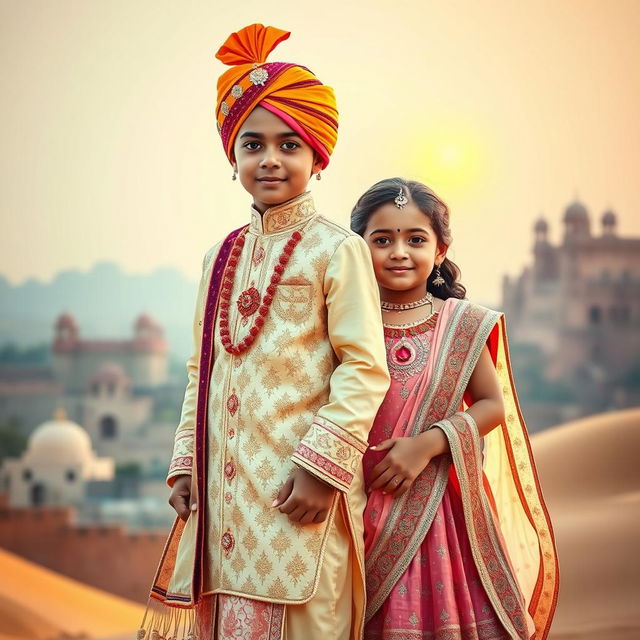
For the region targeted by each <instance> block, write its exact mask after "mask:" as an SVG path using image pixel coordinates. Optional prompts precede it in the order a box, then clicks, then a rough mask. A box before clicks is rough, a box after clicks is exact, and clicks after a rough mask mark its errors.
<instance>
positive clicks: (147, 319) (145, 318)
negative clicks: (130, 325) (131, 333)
mask: <svg viewBox="0 0 640 640" xmlns="http://www.w3.org/2000/svg"><path fill="white" fill-rule="evenodd" d="M155 326H156V323H155V322H154V321H153V319H152V318H151V316H150V315H149V314H148V313H141V314H140V315H139V316H138V319H137V320H136V324H135V328H136V329H144V328H152V327H155Z"/></svg>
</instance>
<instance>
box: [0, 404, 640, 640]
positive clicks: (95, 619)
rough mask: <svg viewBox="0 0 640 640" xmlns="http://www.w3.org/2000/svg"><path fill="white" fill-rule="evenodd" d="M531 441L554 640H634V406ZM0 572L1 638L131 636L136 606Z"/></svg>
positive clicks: (38, 576)
mask: <svg viewBox="0 0 640 640" xmlns="http://www.w3.org/2000/svg"><path fill="white" fill-rule="evenodd" d="M532 445H533V449H534V452H535V456H536V460H537V463H538V470H539V472H540V479H541V482H542V487H543V491H544V494H545V497H546V500H547V504H548V506H549V510H550V512H551V517H552V519H553V522H554V527H555V532H556V539H557V543H558V552H559V559H560V596H559V601H558V610H557V614H556V618H555V621H554V624H553V626H552V629H551V639H552V640H596V639H597V640H632V639H633V640H637V639H638V638H640V606H638V602H640V544H639V542H638V540H639V539H640V536H639V535H638V534H639V532H640V464H638V462H639V461H640V456H639V454H640V409H633V410H628V411H621V412H616V413H610V414H603V415H599V416H594V417H591V418H587V419H584V420H580V421H577V422H573V423H569V424H566V425H562V426H560V427H557V428H555V429H550V430H548V431H545V432H543V433H539V434H536V435H535V436H534V437H533V438H532ZM114 553H117V550H114ZM0 576H1V578H0V640H27V639H29V640H52V639H55V638H57V637H61V636H62V634H67V635H68V636H69V635H73V636H76V637H78V636H81V635H83V634H86V635H87V636H90V637H95V638H108V637H109V638H116V637H118V638H122V639H124V638H126V637H135V635H134V634H135V629H136V628H137V625H138V623H139V621H140V619H141V616H142V613H143V608H142V607H140V606H138V605H136V604H133V603H131V602H128V601H126V600H123V599H121V598H118V597H115V596H112V595H110V594H107V593H105V592H102V591H99V590H97V589H94V588H92V587H87V586H85V585H82V584H80V583H78V582H76V581H74V580H71V579H69V578H66V577H63V576H60V575H58V574H55V573H53V572H51V571H49V570H47V569H44V568H41V567H39V566H38V565H35V564H32V563H30V562H28V561H26V560H24V559H22V558H18V557H17V556H14V555H12V554H10V553H7V552H5V551H3V550H2V549H0Z"/></svg>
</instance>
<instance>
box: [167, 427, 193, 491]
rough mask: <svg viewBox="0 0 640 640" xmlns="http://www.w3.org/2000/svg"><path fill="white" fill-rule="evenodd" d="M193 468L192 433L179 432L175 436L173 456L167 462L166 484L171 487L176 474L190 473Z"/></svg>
mask: <svg viewBox="0 0 640 640" xmlns="http://www.w3.org/2000/svg"><path fill="white" fill-rule="evenodd" d="M192 468H193V433H192V432H189V433H180V434H178V435H177V436H176V441H175V444H174V447H173V457H172V458H171V463H170V464H169V473H168V474H167V484H168V485H169V486H170V487H172V486H173V483H174V482H175V478H176V476H182V475H185V474H187V475H191V470H192Z"/></svg>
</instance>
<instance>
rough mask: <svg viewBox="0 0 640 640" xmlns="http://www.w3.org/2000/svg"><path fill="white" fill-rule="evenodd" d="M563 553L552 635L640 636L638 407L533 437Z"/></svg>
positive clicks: (573, 638)
mask: <svg viewBox="0 0 640 640" xmlns="http://www.w3.org/2000/svg"><path fill="white" fill-rule="evenodd" d="M532 445H533V450H534V453H535V457H536V462H537V464H538V470H539V473H540V480H541V482H542V488H543V492H544V495H545V498H546V500H547V504H548V506H549V510H550V512H551V518H552V520H553V523H554V528H555V532H556V540H557V544H558V555H559V561H560V595H559V600H558V610H557V613H556V617H555V621H554V624H553V626H552V628H551V638H552V639H553V640H592V639H593V640H595V639H596V638H597V639H598V640H631V639H633V640H638V638H640V606H639V605H638V603H639V602H640V544H639V542H638V541H639V539H640V536H639V532H640V464H638V463H639V462H640V455H639V454H640V409H631V410H627V411H620V412H616V413H608V414H601V415H598V416H593V417H590V418H585V419H583V420H579V421H576V422H572V423H569V424H565V425H562V426H560V427H557V428H554V429H550V430H548V431H544V432H542V433H539V434H536V435H535V436H534V437H533V438H532Z"/></svg>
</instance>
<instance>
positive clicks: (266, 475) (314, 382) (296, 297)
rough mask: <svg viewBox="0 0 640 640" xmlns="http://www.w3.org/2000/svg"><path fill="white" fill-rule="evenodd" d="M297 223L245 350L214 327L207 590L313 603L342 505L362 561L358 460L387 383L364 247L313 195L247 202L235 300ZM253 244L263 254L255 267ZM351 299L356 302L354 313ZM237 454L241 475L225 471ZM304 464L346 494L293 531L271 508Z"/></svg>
mask: <svg viewBox="0 0 640 640" xmlns="http://www.w3.org/2000/svg"><path fill="white" fill-rule="evenodd" d="M294 230H299V231H300V232H301V233H302V235H303V238H302V240H301V242H300V245H299V246H298V248H297V250H296V252H295V253H294V254H293V256H292V258H291V260H290V262H289V263H288V265H287V268H286V272H285V274H284V276H283V280H282V281H281V282H280V284H279V285H278V288H277V291H276V295H275V296H274V302H273V304H272V308H271V311H270V313H269V314H268V315H267V317H266V319H265V323H264V327H263V329H262V332H261V334H260V336H259V338H258V339H257V340H256V342H255V343H254V344H253V345H252V347H251V348H250V349H249V350H248V351H247V352H245V353H244V354H243V355H242V358H240V359H238V358H235V357H234V356H232V355H231V354H228V353H227V352H226V351H225V350H224V348H223V347H222V345H221V341H220V336H219V331H218V327H217V326H216V328H215V332H214V336H213V340H214V354H215V357H214V360H213V364H212V371H211V384H210V396H209V402H208V432H207V446H208V468H207V473H208V476H209V478H208V495H207V496H206V500H207V504H206V506H207V509H206V511H207V514H208V517H207V526H206V527H205V537H206V539H205V541H204V544H205V545H206V547H207V554H206V562H207V565H208V567H207V570H205V572H204V574H205V583H204V584H203V592H204V593H232V594H238V595H242V596H245V597H248V598H257V599H263V600H271V601H276V602H284V603H303V602H307V601H308V600H309V599H310V598H311V597H312V596H313V594H314V593H315V590H316V589H317V585H318V580H319V576H320V569H321V566H322V561H323V554H324V547H325V544H326V540H327V532H328V531H329V530H330V527H331V526H333V525H332V523H333V519H334V515H335V513H336V509H337V508H341V509H342V510H343V511H344V513H345V520H346V521H347V522H348V523H349V528H350V531H351V532H352V533H351V538H352V540H353V544H354V548H355V555H356V557H357V558H358V562H359V563H361V562H362V555H363V554H362V549H361V546H362V543H361V536H362V533H361V525H360V524H359V518H360V517H361V516H360V514H361V510H362V508H363V506H364V494H363V492H362V478H361V475H362V472H361V468H360V464H359V462H360V459H361V456H362V452H363V451H364V447H366V439H367V434H368V430H369V428H370V426H371V422H372V421H373V418H374V416H375V413H376V411H377V408H378V405H379V403H380V402H381V400H382V398H383V397H384V393H385V392H386V389H387V387H388V375H387V372H386V362H385V353H384V340H383V336H382V328H381V324H380V312H379V302H378V294H377V287H376V284H375V279H374V277H373V272H372V268H371V263H370V257H369V254H368V249H367V247H366V245H365V244H364V242H363V241H362V239H361V238H359V237H358V236H356V235H355V234H352V233H351V232H349V231H346V230H344V229H342V228H340V227H338V226H337V225H335V224H333V223H331V222H329V221H328V220H326V219H325V218H322V217H321V216H318V215H316V214H315V209H314V208H313V201H312V199H311V197H310V195H309V194H303V196H300V198H298V199H296V200H295V201H293V202H291V203H287V204H286V205H283V206H282V207H276V208H275V209H270V210H268V211H267V212H266V213H265V214H264V217H262V216H260V214H259V213H258V212H256V211H253V212H252V217H251V224H250V226H249V230H248V232H247V235H246V244H245V250H244V251H243V252H242V254H241V256H240V259H239V261H238V265H237V269H236V278H235V282H234V285H233V289H232V291H231V294H230V295H231V297H230V299H231V300H237V299H238V296H239V295H240V293H242V291H245V290H247V289H248V288H249V287H250V286H254V287H255V288H256V289H257V290H258V291H260V293H261V294H263V293H264V291H265V289H266V286H267V284H268V279H269V277H270V274H271V273H272V272H273V267H274V266H275V261H276V260H277V259H278V257H279V256H280V254H281V252H282V249H283V247H284V245H285V243H286V242H287V241H288V239H289V238H290V237H291V233H292V232H293V231H294ZM256 243H259V246H260V247H262V248H263V249H264V256H263V258H262V259H261V260H260V261H258V263H257V264H256V262H254V260H253V256H254V255H255V252H254V250H257V249H256ZM209 264H210V267H211V265H212V262H211V259H209ZM354 299H358V300H359V301H360V302H361V304H359V305H358V309H357V312H354V310H353V300H354ZM274 308H277V310H274ZM351 314H354V315H351ZM241 319H242V315H241V313H240V312H239V310H238V308H237V305H232V306H231V308H230V310H229V330H230V334H231V339H232V341H233V342H234V343H237V342H238V341H240V340H242V339H243V338H244V337H245V336H246V334H247V331H248V330H249V329H248V327H247V326H243V325H242V323H241ZM330 333H331V336H330V335H329V334H330ZM360 366H362V370H359V369H358V367H360ZM334 378H335V380H334ZM233 394H235V396H236V398H234V399H233V402H230V401H229V398H230V397H231V396H232V395H233ZM230 409H232V410H233V411H232V410H230ZM230 461H232V462H233V465H234V471H233V473H230V472H229V471H228V472H227V475H225V468H227V470H229V468H230V467H229V466H228V463H229V462H230ZM226 465H227V466H226ZM296 465H298V466H300V467H302V468H304V469H306V470H307V471H309V472H310V473H312V474H314V475H315V476H316V477H320V478H321V479H323V480H324V481H326V482H328V483H330V484H332V485H333V486H334V487H336V488H337V489H339V491H340V492H341V493H340V494H339V495H340V499H339V500H338V499H337V500H336V501H335V502H334V505H333V507H332V509H331V511H330V514H329V518H328V519H327V521H326V522H324V523H322V524H319V525H313V526H307V527H301V526H295V525H294V524H292V523H291V522H290V521H289V519H288V517H287V516H286V515H285V514H282V513H280V511H279V510H278V509H274V508H272V507H271V503H272V502H273V499H274V497H275V496H276V494H277V492H278V490H279V489H280V487H281V486H282V485H283V484H284V482H285V481H286V479H287V478H288V477H289V475H290V474H291V472H292V471H293V470H294V469H295V468H296ZM352 487H353V488H352ZM228 495H231V498H230V499H229V498H228ZM340 504H342V507H340ZM223 537H224V540H223ZM238 557H241V560H239V559H237V558H238ZM359 575H360V574H359Z"/></svg>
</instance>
